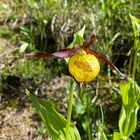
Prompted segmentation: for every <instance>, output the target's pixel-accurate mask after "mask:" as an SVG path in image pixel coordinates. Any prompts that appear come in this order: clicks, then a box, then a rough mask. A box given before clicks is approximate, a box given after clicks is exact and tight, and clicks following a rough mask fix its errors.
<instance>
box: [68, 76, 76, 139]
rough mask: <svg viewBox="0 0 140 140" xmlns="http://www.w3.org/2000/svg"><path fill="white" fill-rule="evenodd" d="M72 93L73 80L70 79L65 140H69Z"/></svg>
mask: <svg viewBox="0 0 140 140" xmlns="http://www.w3.org/2000/svg"><path fill="white" fill-rule="evenodd" d="M73 93H74V80H73V79H72V78H71V80H70V91H69V104H68V114H67V123H66V140H70V137H69V129H70V123H71V113H72V102H73Z"/></svg>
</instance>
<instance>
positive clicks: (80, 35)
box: [65, 25, 85, 63]
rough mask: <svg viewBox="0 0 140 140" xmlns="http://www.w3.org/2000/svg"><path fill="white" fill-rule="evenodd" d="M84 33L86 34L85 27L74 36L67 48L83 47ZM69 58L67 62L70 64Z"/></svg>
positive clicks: (66, 59)
mask: <svg viewBox="0 0 140 140" xmlns="http://www.w3.org/2000/svg"><path fill="white" fill-rule="evenodd" d="M84 32H85V25H84V26H83V28H82V29H81V30H80V31H78V32H76V33H75V34H74V38H73V41H72V43H71V44H69V45H68V46H67V48H72V47H73V46H74V45H82V44H83V42H84V38H83V36H84ZM68 60H69V58H65V61H66V62H67V63H68Z"/></svg>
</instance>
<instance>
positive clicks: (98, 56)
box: [84, 48, 127, 77]
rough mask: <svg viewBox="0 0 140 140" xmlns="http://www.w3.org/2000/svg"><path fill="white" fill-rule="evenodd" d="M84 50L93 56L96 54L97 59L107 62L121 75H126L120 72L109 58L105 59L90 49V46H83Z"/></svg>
mask: <svg viewBox="0 0 140 140" xmlns="http://www.w3.org/2000/svg"><path fill="white" fill-rule="evenodd" d="M84 50H85V51H86V53H88V54H93V55H94V56H96V57H97V58H98V59H99V60H101V61H103V62H105V63H106V64H108V65H109V66H110V67H111V68H112V69H114V70H116V71H117V72H118V73H119V74H120V75H121V76H123V77H127V76H126V75H125V74H123V73H122V72H120V70H119V69H118V68H117V67H116V66H115V65H114V64H113V63H112V62H110V61H109V60H107V59H106V58H105V57H103V56H102V55H100V54H99V53H98V52H96V51H95V50H92V49H90V48H85V49H84Z"/></svg>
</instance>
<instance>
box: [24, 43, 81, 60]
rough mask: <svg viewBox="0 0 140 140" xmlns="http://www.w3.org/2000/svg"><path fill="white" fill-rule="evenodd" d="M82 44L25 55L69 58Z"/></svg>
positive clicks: (29, 56) (30, 56)
mask: <svg viewBox="0 0 140 140" xmlns="http://www.w3.org/2000/svg"><path fill="white" fill-rule="evenodd" d="M80 48H81V46H79V45H77V46H74V47H73V48H68V49H62V50H59V51H56V52H48V53H43V52H39V53H33V54H26V55H25V56H26V57H28V58H50V57H59V58H68V57H71V56H72V55H73V54H75V53H76V51H77V50H79V49H80Z"/></svg>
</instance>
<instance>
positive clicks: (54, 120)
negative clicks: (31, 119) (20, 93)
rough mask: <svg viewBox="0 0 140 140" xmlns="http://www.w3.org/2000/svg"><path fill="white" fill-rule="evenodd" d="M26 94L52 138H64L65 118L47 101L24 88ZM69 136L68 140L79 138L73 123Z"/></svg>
mask: <svg viewBox="0 0 140 140" xmlns="http://www.w3.org/2000/svg"><path fill="white" fill-rule="evenodd" d="M26 94H27V95H28V96H29V97H30V99H31V101H32V103H33V104H34V106H35V108H36V111H37V113H38V115H39V116H40V118H41V119H42V121H43V122H44V124H45V126H46V129H47V132H48V134H49V136H50V137H51V138H52V140H65V131H66V119H65V118H64V117H63V116H62V115H61V114H60V113H58V112H57V111H56V110H55V108H54V107H53V106H52V104H51V103H50V102H49V101H47V100H43V99H39V98H37V97H35V96H33V95H32V94H30V92H29V91H28V90H26ZM69 136H70V140H81V138H80V135H79V132H78V130H77V128H76V127H75V126H74V125H73V124H71V126H70V131H69Z"/></svg>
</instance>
